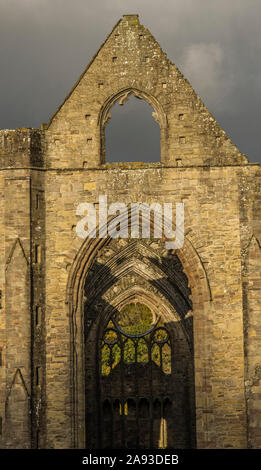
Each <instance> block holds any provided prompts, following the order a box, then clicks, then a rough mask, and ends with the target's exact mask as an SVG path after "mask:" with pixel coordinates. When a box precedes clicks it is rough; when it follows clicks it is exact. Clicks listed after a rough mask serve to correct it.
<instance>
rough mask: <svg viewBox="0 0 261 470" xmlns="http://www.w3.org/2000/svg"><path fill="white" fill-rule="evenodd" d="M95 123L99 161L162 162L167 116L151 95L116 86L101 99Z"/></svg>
mask: <svg viewBox="0 0 261 470" xmlns="http://www.w3.org/2000/svg"><path fill="white" fill-rule="evenodd" d="M136 98H138V99H136ZM124 103H125V105H124ZM114 105H115V106H114ZM119 105H120V106H119ZM123 105H124V106H123ZM98 125H99V127H100V163H101V164H104V163H106V162H162V163H165V162H166V148H167V117H166V114H165V112H164V109H163V106H162V105H161V104H160V103H159V101H158V100H157V99H156V98H155V97H154V96H152V95H150V94H148V93H146V92H144V91H141V90H138V89H136V88H128V89H123V90H120V91H119V92H118V93H116V94H115V95H113V96H111V97H109V98H108V99H107V100H106V101H105V102H104V104H103V106H102V108H101V110H100V113H99V117H98Z"/></svg>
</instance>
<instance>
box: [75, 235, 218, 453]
mask: <svg viewBox="0 0 261 470" xmlns="http://www.w3.org/2000/svg"><path fill="white" fill-rule="evenodd" d="M163 253H164V254H163ZM170 267H171V268H170ZM97 279H98V281H97ZM124 283H125V284H124ZM120 285H122V290H121V287H120ZM67 293H68V309H69V317H70V324H71V363H72V376H71V380H72V392H73V395H72V407H73V410H72V417H73V423H72V429H73V445H74V446H76V447H78V446H80V447H84V445H85V442H86V433H88V427H86V422H85V392H86V385H85V370H88V368H87V369H86V368H85V360H86V359H85V354H86V351H85V348H86V328H87V329H89V330H88V331H89V332H90V333H88V334H90V336H88V337H90V338H91V344H92V345H93V346H91V349H90V351H91V350H93V348H94V347H95V343H96V340H97V334H98V333H97V331H99V328H103V327H104V324H106V322H107V321H108V318H109V315H110V314H111V312H112V311H113V310H115V309H116V310H117V309H118V310H121V308H123V306H124V305H126V304H127V303H130V302H141V303H144V304H146V305H147V306H148V307H149V308H151V309H152V311H157V312H159V311H160V313H161V315H162V317H163V318H164V321H165V322H166V324H168V325H172V326H171V328H172V329H173V335H174V338H181V339H180V341H181V343H180V344H183V345H184V344H185V345H186V346H183V347H185V348H186V350H187V353H186V354H187V357H190V360H189V361H188V363H187V366H186V368H187V370H190V374H192V375H193V377H194V379H193V386H192V379H191V380H189V383H190V387H191V401H192V402H193V400H194V402H196V405H195V407H194V408H193V410H194V412H195V409H196V410H197V411H196V412H195V415H194V417H193V419H194V424H193V419H191V423H192V428H193V429H191V430H190V434H189V435H190V438H189V439H191V440H192V441H193V442H190V443H187V444H184V445H185V446H186V445H187V446H188V447H191V446H192V447H193V446H195V445H196V441H197V445H199V446H201V442H200V441H201V440H204V439H206V435H207V433H208V432H209V430H208V429H206V427H204V425H203V424H202V413H203V412H204V411H205V412H207V411H208V401H207V399H206V397H205V395H206V392H204V390H202V386H201V384H202V383H204V382H206V380H208V379H207V377H206V374H207V371H208V368H209V367H210V364H209V361H210V357H211V356H210V355H209V351H207V350H206V349H205V347H206V345H204V342H203V341H202V333H203V334H208V333H207V332H206V331H205V332H204V329H206V326H204V325H205V323H204V321H205V320H206V315H209V311H210V309H211V292H210V288H209V284H208V279H207V276H206V272H205V270H204V268H203V265H202V263H201V260H200V257H199V255H198V254H197V252H196V250H195V248H194V247H193V245H192V243H191V241H189V240H188V239H185V243H184V247H183V248H182V249H180V250H176V252H174V251H173V252H166V249H165V247H164V243H163V241H160V240H115V239H111V238H110V237H108V238H106V239H92V240H85V242H83V244H82V247H81V249H80V250H79V252H78V254H77V256H76V258H75V260H74V262H73V265H72V267H71V270H70V273H69V280H68V286H67ZM206 312H207V314H206ZM193 318H194V320H193ZM193 321H194V330H195V331H196V334H195V333H193ZM99 325H103V326H99ZM97 328H98V330H97ZM95 331H96V333H94V332H95ZM92 335H93V336H92ZM177 344H178V341H177ZM89 356H90V354H89V353H88V358H89ZM183 356H184V352H183ZM90 361H91V359H90V360H89V359H88V364H89V367H91V366H90ZM93 367H95V359H93ZM192 375H191V377H192ZM91 376H92V374H90V373H89V375H88V377H89V378H88V380H92V379H91ZM196 421H197V436H196V434H195V433H196V431H195V430H196ZM184 439H185V438H184ZM186 439H188V438H186ZM186 439H185V441H186ZM185 441H184V442H185ZM181 445H182V444H181Z"/></svg>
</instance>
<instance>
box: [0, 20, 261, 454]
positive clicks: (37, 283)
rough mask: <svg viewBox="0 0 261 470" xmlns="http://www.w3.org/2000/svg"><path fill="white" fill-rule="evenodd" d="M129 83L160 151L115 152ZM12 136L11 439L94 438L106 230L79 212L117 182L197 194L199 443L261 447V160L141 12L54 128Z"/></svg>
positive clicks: (5, 342)
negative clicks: (89, 294)
mask: <svg viewBox="0 0 261 470" xmlns="http://www.w3.org/2000/svg"><path fill="white" fill-rule="evenodd" d="M131 92H132V93H134V94H136V95H137V96H139V97H141V98H143V99H146V100H147V101H148V102H149V103H150V104H151V105H152V106H153V107H154V110H155V113H156V114H155V117H156V119H157V120H158V122H159V124H160V127H161V163H157V164H153V163H151V164H144V163H143V164H142V163H141V164H137V163H136V164H134V163H129V164H106V152H105V150H106V142H105V141H104V126H105V125H106V122H107V119H108V117H109V116H108V114H109V110H110V107H111V106H112V104H113V103H114V102H115V100H116V99H122V100H123V101H124V99H126V98H127V97H128V94H129V93H131ZM0 138H1V139H2V140H1V142H2V144H1V145H2V146H1V147H0V154H1V174H0V188H1V199H0V213H1V214H0V215H1V232H0V233H1V235H0V236H1V242H2V243H1V244H0V257H1V265H0V281H1V286H0V289H2V299H0V300H1V306H2V309H1V310H0V343H1V344H0V348H2V365H1V366H0V374H1V375H0V376H1V384H0V407H1V408H0V409H1V412H0V416H2V418H3V430H2V433H3V434H2V440H1V441H0V444H1V446H2V447H4V446H9V447H16V446H22V445H23V446H25V447H30V445H32V446H38V447H47V448H71V447H74V446H79V447H84V446H85V438H86V432H87V433H88V423H85V397H84V393H85V356H84V354H85V351H84V335H85V332H84V322H83V300H84V298H83V282H84V279H85V278H86V276H87V273H88V269H89V268H91V263H92V262H93V260H94V259H98V258H99V250H100V249H101V248H102V243H105V241H103V240H99V239H93V240H91V241H85V242H83V241H82V240H81V239H80V238H79V237H78V236H77V235H76V224H77V222H78V221H79V219H80V217H79V216H76V208H77V206H78V204H79V203H81V202H94V203H98V198H99V195H101V194H106V195H107V196H108V204H110V203H112V202H118V201H120V202H124V203H125V204H130V203H131V202H147V203H149V204H150V203H153V202H159V203H163V202H171V203H173V204H175V203H178V202H184V206H185V235H186V238H185V243H184V247H183V248H182V249H179V250H177V255H178V257H179V259H180V261H181V263H182V266H183V269H184V273H185V274H186V276H187V278H188V282H189V286H190V289H191V301H192V305H193V324H194V336H193V342H194V374H195V401H196V434H197V446H198V447H202V448H211V447H214V448H233V447H234V448H237V447H246V446H247V445H249V446H252V447H260V446H261V441H260V425H259V424H258V421H257V419H256V417H257V416H258V412H259V408H260V399H259V396H260V391H259V388H260V385H259V379H260V377H259V365H260V364H259V363H260V361H259V345H260V327H259V323H260V320H259V313H260V299H259V297H260V286H259V278H260V260H259V251H258V250H260V236H261V233H260V232H261V225H260V209H261V208H260V182H259V179H260V167H259V165H254V164H249V163H248V162H247V159H246V157H244V156H242V155H241V154H240V153H239V151H238V149H237V148H236V147H235V146H234V145H233V144H232V143H231V142H230V140H229V139H228V138H227V136H226V135H225V133H224V131H222V130H221V129H220V128H219V126H218V125H217V123H216V122H215V120H214V118H213V117H212V116H211V115H210V113H209V112H208V110H207V109H206V108H205V107H204V105H203V104H202V102H201V101H200V99H199V97H198V96H197V95H196V94H195V92H194V91H193V90H192V88H191V86H190V85H189V83H188V82H187V80H185V79H184V77H183V76H182V74H181V73H180V72H179V71H178V70H177V68H176V67H175V66H174V65H173V64H171V63H170V61H169V60H168V59H167V58H166V55H165V54H164V53H163V52H162V50H161V49H160V47H159V45H158V43H157V42H156V41H155V39H154V38H153V37H152V36H151V34H150V33H149V32H148V30H146V29H145V28H144V27H143V26H142V25H140V23H139V21H138V18H137V16H136V15H130V16H128V15H126V16H124V17H123V19H122V20H121V21H120V22H119V23H118V24H117V25H116V26H115V28H114V30H113V32H112V33H111V34H110V36H109V37H108V39H107V40H106V42H105V43H104V45H103V46H102V48H101V49H100V50H99V52H98V53H97V54H96V56H95V57H94V59H93V61H92V62H91V64H90V65H89V66H88V68H87V69H86V71H85V72H84V73H83V74H82V76H81V77H80V80H79V81H78V83H77V84H76V86H75V87H74V89H73V90H72V92H71V93H70V95H69V96H68V97H67V98H66V100H65V102H64V103H63V105H62V106H61V107H60V109H59V110H58V111H57V113H56V114H55V115H54V117H53V118H52V119H51V121H50V124H49V127H48V129H46V130H42V131H39V130H32V129H19V130H17V131H0ZM253 236H254V237H255V238H253ZM250 240H252V241H251V243H250ZM106 243H107V242H106ZM108 243H109V240H108ZM148 266H149V264H148ZM29 278H30V283H29ZM37 318H38V320H37ZM31 364H32V367H31ZM93 374H94V372H93ZM93 379H94V376H93V377H92V380H93ZM245 382H246V388H245ZM12 389H13V390H14V391H13V392H12ZM12 393H13V395H12ZM28 400H29V402H30V407H31V410H32V427H31V423H30V419H29V417H28V412H27V411H28V408H26V407H27V406H28ZM16 403H17V405H16ZM8 407H9V411H8ZM15 411H17V413H16V412H15ZM8 420H9V421H8ZM16 428H17V429H22V428H23V433H21V436H20V437H19V438H17V434H16V432H15V429H16ZM0 438H1V436H0ZM19 439H20V440H19Z"/></svg>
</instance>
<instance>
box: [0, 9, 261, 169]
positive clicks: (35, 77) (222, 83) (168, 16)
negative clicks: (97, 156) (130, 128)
mask: <svg viewBox="0 0 261 470" xmlns="http://www.w3.org/2000/svg"><path fill="white" fill-rule="evenodd" d="M123 14H139V17H140V22H141V23H142V24H143V25H144V26H145V27H147V28H149V30H150V31H151V33H152V34H153V35H154V36H155V38H156V39H157V40H158V42H159V43H160V45H161V46H162V48H163V50H164V51H165V52H166V53H167V55H168V57H169V59H171V60H172V62H174V63H175V64H176V65H177V66H178V67H179V69H180V70H181V72H182V73H183V74H184V75H185V77H186V78H188V79H189V80H190V83H191V84H192V86H193V87H194V89H195V90H196V91H197V92H198V93H199V95H200V97H201V99H202V100H203V102H204V103H205V105H206V106H207V107H208V108H209V110H210V111H211V112H212V113H213V115H214V116H215V118H216V119H217V121H218V123H219V124H220V125H221V127H222V128H223V129H224V130H225V131H226V132H227V134H228V136H229V137H230V138H231V139H232V141H233V142H234V143H235V144H236V145H237V146H238V148H239V150H240V151H241V152H242V153H244V154H246V155H247V156H248V158H249V160H250V161H252V162H256V161H261V145H260V120H261V119H260V117H261V0H162V1H161V2H160V1H158V0H157V1H156V0H71V1H69V0H0V82H1V86H0V128H2V129H14V128H16V127H39V126H40V124H41V122H48V121H49V118H50V116H51V115H52V114H53V113H54V112H55V110H56V109H57V107H58V106H59V104H60V103H61V102H62V101H63V99H64V97H65V96H66V95H67V93H68V92H69V90H70V89H71V88H72V86H73V84H74V83H75V81H76V80H77V79H78V77H79V75H80V74H81V72H82V70H83V69H84V68H85V66H86V65H87V64H88V62H89V61H90V59H91V58H92V56H93V55H94V54H95V52H96V51H97V49H98V48H99V47H100V45H101V44H102V42H103V41H104V39H105V37H106V36H107V35H108V34H109V33H110V32H111V30H112V28H113V26H114V25H115V23H116V22H117V21H118V20H119V18H120V17H121V16H122V15H123ZM145 111H146V110H145ZM145 111H144V113H145ZM140 119H143V114H142V113H140ZM120 122H121V120H120V119H119V123H120Z"/></svg>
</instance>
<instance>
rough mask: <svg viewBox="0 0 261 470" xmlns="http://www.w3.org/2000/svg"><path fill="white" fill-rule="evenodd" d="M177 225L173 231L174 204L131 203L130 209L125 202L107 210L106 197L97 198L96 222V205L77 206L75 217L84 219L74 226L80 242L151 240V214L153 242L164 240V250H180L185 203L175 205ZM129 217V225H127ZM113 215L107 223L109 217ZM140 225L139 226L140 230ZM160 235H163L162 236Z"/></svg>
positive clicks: (115, 204)
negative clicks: (110, 238)
mask: <svg viewBox="0 0 261 470" xmlns="http://www.w3.org/2000/svg"><path fill="white" fill-rule="evenodd" d="M175 206H176V223H175V230H173V223H172V217H173V204H172V203H169V202H165V203H163V204H160V203H159V202H154V203H152V204H151V205H149V204H147V203H138V202H135V203H131V204H130V208H128V206H127V205H126V204H125V203H124V202H114V203H112V204H110V205H109V206H108V203H107V196H106V195H105V194H103V195H100V196H99V202H98V221H97V213H96V207H95V204H93V203H91V202H82V203H80V204H79V205H78V206H77V209H76V215H78V216H84V217H83V218H82V219H80V220H79V221H78V223H77V225H76V233H77V235H78V237H80V238H83V239H85V238H87V237H88V238H96V237H98V238H106V237H108V236H110V237H112V238H129V237H130V238H140V235H141V238H150V237H151V214H152V213H153V217H154V223H153V227H152V228H153V230H152V231H153V234H152V236H153V237H154V238H162V237H163V236H164V238H165V239H166V241H165V246H166V249H168V250H173V249H177V248H182V247H183V244H184V203H177V204H175ZM129 214H130V223H128V219H129ZM113 215H115V217H114V218H112V220H110V221H109V222H108V217H109V216H113ZM140 222H141V226H140ZM162 232H163V233H162Z"/></svg>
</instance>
